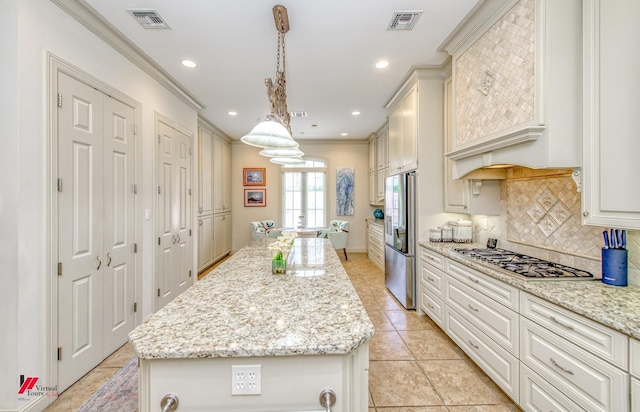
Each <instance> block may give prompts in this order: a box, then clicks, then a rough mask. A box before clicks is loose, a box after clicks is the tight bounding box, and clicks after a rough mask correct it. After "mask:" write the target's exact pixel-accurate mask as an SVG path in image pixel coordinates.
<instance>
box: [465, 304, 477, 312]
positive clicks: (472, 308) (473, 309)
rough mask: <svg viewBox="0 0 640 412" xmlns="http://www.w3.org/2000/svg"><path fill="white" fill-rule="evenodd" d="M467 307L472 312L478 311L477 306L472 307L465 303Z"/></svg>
mask: <svg viewBox="0 0 640 412" xmlns="http://www.w3.org/2000/svg"><path fill="white" fill-rule="evenodd" d="M467 306H468V307H469V309H471V310H472V311H474V312H477V311H478V308H474V307H473V306H471V304H469V305H467Z"/></svg>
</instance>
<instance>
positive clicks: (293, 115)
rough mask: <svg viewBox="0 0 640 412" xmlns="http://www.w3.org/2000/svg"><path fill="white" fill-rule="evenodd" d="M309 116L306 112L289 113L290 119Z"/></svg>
mask: <svg viewBox="0 0 640 412" xmlns="http://www.w3.org/2000/svg"><path fill="white" fill-rule="evenodd" d="M308 115H309V113H307V112H291V113H289V116H291V117H307V116H308Z"/></svg>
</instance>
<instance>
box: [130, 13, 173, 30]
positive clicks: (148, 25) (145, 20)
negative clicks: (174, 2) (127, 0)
mask: <svg viewBox="0 0 640 412" xmlns="http://www.w3.org/2000/svg"><path fill="white" fill-rule="evenodd" d="M127 11H128V12H129V14H130V15H131V16H133V18H134V19H136V21H137V22H138V23H140V25H141V26H142V27H144V28H145V29H169V25H168V24H167V22H166V21H164V19H163V18H162V17H161V16H160V15H159V14H158V11H157V10H141V9H128V10H127Z"/></svg>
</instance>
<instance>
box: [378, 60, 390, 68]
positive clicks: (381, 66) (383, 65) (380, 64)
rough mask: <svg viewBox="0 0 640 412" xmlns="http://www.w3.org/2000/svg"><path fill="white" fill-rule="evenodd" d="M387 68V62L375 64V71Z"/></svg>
mask: <svg viewBox="0 0 640 412" xmlns="http://www.w3.org/2000/svg"><path fill="white" fill-rule="evenodd" d="M387 67H389V62H388V61H386V60H380V61H379V62H377V63H376V69H386V68H387Z"/></svg>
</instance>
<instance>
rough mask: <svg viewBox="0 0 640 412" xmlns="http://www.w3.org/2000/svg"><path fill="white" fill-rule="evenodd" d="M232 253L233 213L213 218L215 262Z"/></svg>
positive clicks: (217, 215)
mask: <svg viewBox="0 0 640 412" xmlns="http://www.w3.org/2000/svg"><path fill="white" fill-rule="evenodd" d="M229 252H231V213H220V214H216V215H214V216H213V260H214V261H216V260H219V259H220V258H222V257H224V256H226V255H227V254H228V253H229Z"/></svg>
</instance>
